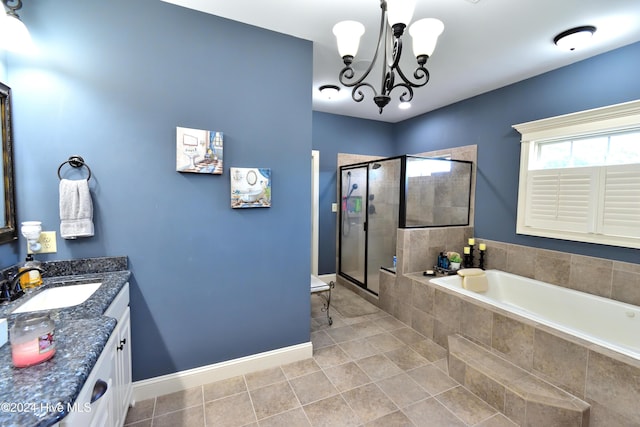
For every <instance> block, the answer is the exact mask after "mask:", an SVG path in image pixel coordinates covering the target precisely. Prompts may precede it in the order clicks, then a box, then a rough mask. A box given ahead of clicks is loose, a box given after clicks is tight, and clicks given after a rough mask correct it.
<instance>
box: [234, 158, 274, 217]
mask: <svg viewBox="0 0 640 427" xmlns="http://www.w3.org/2000/svg"><path fill="white" fill-rule="evenodd" d="M230 175H231V207H232V208H234V209H236V208H269V207H271V169H265V168H230Z"/></svg>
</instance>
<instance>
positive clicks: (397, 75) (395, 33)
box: [333, 0, 444, 114]
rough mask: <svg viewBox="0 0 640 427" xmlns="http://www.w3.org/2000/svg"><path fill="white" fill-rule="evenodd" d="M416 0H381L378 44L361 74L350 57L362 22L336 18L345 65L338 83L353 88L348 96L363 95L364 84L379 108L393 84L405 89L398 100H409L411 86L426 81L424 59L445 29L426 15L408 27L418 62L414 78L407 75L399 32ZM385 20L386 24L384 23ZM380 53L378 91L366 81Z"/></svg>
mask: <svg viewBox="0 0 640 427" xmlns="http://www.w3.org/2000/svg"><path fill="white" fill-rule="evenodd" d="M415 4H416V1H415V0H381V1H380V9H381V10H382V12H381V16H380V31H379V34H378V44H377V46H376V51H375V53H374V55H373V60H372V61H371V64H369V67H368V68H367V70H366V71H365V72H364V74H363V75H362V76H361V77H360V78H356V77H355V71H354V69H353V66H352V64H353V59H354V57H355V56H356V54H357V53H358V46H359V44H360V37H361V36H362V35H363V34H364V25H362V24H361V23H360V22H357V21H342V22H338V23H337V24H336V25H334V27H333V34H334V35H335V36H336V39H337V42H338V52H339V53H340V56H342V60H343V61H344V65H345V67H344V68H343V69H342V70H341V71H340V75H339V79H340V83H341V84H342V85H344V86H345V87H349V88H353V90H352V91H351V98H353V100H354V101H355V102H361V101H362V100H363V99H364V98H365V96H364V93H363V92H362V88H363V87H365V86H366V87H368V88H370V89H371V90H372V91H373V94H374V96H373V101H374V102H375V103H376V105H377V106H378V108H379V109H380V114H382V109H383V108H384V107H385V106H386V105H387V104H388V103H389V101H391V96H390V95H391V92H392V91H393V90H394V89H396V88H402V89H404V90H403V91H402V92H401V94H400V96H399V100H400V102H403V103H405V102H410V101H411V100H412V99H413V89H414V88H419V87H422V86H424V85H426V84H427V82H428V81H429V71H427V69H426V68H425V64H426V63H427V59H428V58H429V57H430V56H431V54H433V50H434V49H435V47H436V42H437V41H438V36H439V35H440V34H442V31H443V30H444V24H443V23H442V21H440V20H438V19H434V18H425V19H421V20H419V21H416V22H414V23H413V24H412V25H411V27H410V28H409V34H410V35H411V37H412V38H413V52H414V55H415V56H416V60H417V63H418V66H417V67H416V69H415V70H414V72H413V78H414V79H415V80H411V79H410V78H408V77H407V76H406V75H405V74H404V72H403V71H402V70H401V69H400V57H401V56H402V36H403V34H404V30H405V28H406V27H407V25H408V24H409V22H410V21H411V18H412V16H413V10H414V9H415ZM387 23H388V25H387ZM379 54H380V55H381V56H382V57H383V59H382V63H381V69H382V77H381V85H380V91H379V92H378V91H377V90H376V89H375V87H374V86H373V85H372V84H370V83H367V82H365V79H366V78H367V77H368V76H369V74H370V73H371V71H372V70H373V68H374V65H375V64H376V61H377V59H378V55H379Z"/></svg>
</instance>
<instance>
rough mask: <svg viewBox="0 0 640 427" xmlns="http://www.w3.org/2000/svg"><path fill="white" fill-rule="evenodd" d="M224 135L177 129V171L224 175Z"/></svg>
mask: <svg viewBox="0 0 640 427" xmlns="http://www.w3.org/2000/svg"><path fill="white" fill-rule="evenodd" d="M222 142H223V133H222V132H216V131H211V130H200V129H190V128H183V127H177V128H176V171H178V172H192V173H207V174H212V175H222V171H223V161H222V158H223V156H222V153H223V146H222V145H223V144H222Z"/></svg>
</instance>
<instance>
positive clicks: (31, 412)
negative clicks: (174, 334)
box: [0, 257, 130, 427]
mask: <svg viewBox="0 0 640 427" xmlns="http://www.w3.org/2000/svg"><path fill="white" fill-rule="evenodd" d="M122 258H123V257H118V258H101V259H94V258H92V259H88V260H84V263H83V260H74V261H68V262H57V263H47V264H48V265H45V266H44V267H45V271H46V272H47V273H46V274H47V275H49V274H55V275H54V276H50V277H47V276H46V275H45V278H44V284H43V285H42V286H41V287H40V288H38V289H34V290H29V291H28V292H27V294H26V295H25V296H23V297H21V298H19V299H18V300H17V301H13V302H11V303H8V304H2V305H0V318H2V317H6V318H7V321H8V323H9V327H11V325H12V324H13V322H14V320H15V318H16V316H17V315H15V314H10V313H11V311H13V310H14V309H16V308H17V307H18V306H20V305H22V304H23V303H25V302H26V301H28V299H29V298H31V297H32V296H33V295H35V294H36V293H38V292H39V291H41V290H44V289H47V288H49V287H57V286H65V285H75V284H81V283H94V282H96V281H100V282H102V285H101V286H100V288H99V289H98V290H97V291H96V292H95V293H94V294H93V295H92V296H91V297H90V298H89V299H88V300H87V301H85V302H84V303H82V304H79V305H77V306H74V307H67V308H60V309H54V310H49V311H48V312H49V314H50V315H51V317H52V318H53V319H54V321H55V327H56V329H55V340H56V354H55V355H54V356H53V358H51V359H50V360H48V361H46V362H43V363H41V364H39V365H35V366H30V367H28V368H15V367H14V366H13V363H12V361H11V346H10V344H9V343H7V344H5V345H4V346H2V348H0V425H2V426H21V427H22V426H50V425H53V424H55V423H56V422H58V421H60V420H61V419H62V418H63V417H64V416H66V415H67V413H68V409H69V407H70V406H71V405H72V404H73V402H74V401H75V400H76V398H77V397H78V394H79V393H80V390H81V389H82V386H83V385H84V383H85V382H86V379H87V377H88V376H89V373H90V372H91V370H92V369H93V367H94V365H95V363H96V362H97V360H98V357H99V356H100V354H101V353H102V350H103V349H104V346H105V345H106V343H107V341H108V339H109V336H110V335H111V333H112V332H113V330H114V328H115V327H116V320H115V319H112V318H110V317H107V316H104V315H103V313H104V312H105V310H106V309H107V308H108V307H109V305H110V304H111V302H112V301H113V300H114V298H115V297H116V296H117V295H118V293H119V292H120V290H121V289H122V288H123V287H124V285H125V284H126V283H127V282H128V280H129V277H130V272H129V271H127V270H126V257H124V260H125V262H124V269H123V270H115V271H113V269H114V268H122ZM114 259H115V260H116V261H117V262H115V264H114V263H113V262H112V261H113V260H114ZM102 261H104V262H102ZM101 270H102V271H101ZM104 270H107V271H104ZM74 271H77V272H79V273H80V274H74Z"/></svg>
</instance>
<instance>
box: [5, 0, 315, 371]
mask: <svg viewBox="0 0 640 427" xmlns="http://www.w3.org/2000/svg"><path fill="white" fill-rule="evenodd" d="M21 17H23V19H24V20H25V22H26V24H27V26H28V27H29V28H30V30H31V32H32V35H33V38H34V41H35V42H36V44H37V45H38V46H39V48H40V50H41V52H40V55H38V56H36V57H33V58H30V59H25V58H22V57H17V56H10V57H8V61H7V68H8V73H7V83H8V84H9V85H10V86H11V87H12V89H13V98H14V99H13V105H14V134H15V142H16V144H15V145H16V150H15V161H16V171H17V175H16V187H17V199H18V200H17V210H18V220H19V221H24V220H30V219H37V220H42V221H43V225H44V227H45V229H46V230H58V229H59V219H58V218H59V216H58V178H57V176H56V170H57V168H58V165H59V164H60V163H61V162H63V161H65V160H66V159H67V158H68V157H69V156H70V155H72V154H79V155H82V156H83V157H84V158H85V160H86V161H87V163H88V164H89V165H90V167H91V169H92V171H93V177H92V179H91V186H92V194H93V201H94V209H95V213H94V222H95V226H96V235H95V237H93V238H89V239H79V240H77V241H65V240H63V239H60V238H59V239H58V253H57V254H53V255H50V256H46V255H43V256H41V257H40V258H41V259H43V260H46V259H69V258H81V257H92V256H109V255H128V256H129V262H130V269H131V270H132V272H133V278H132V281H131V317H132V333H133V346H132V348H133V374H134V379H135V380H140V379H144V378H149V377H154V376H157V375H162V374H167V373H172V372H175V371H179V370H184V369H189V368H193V367H198V366H202V365H207V364H211V363H215V362H219V361H224V360H229V359H234V358H237V357H242V356H247V355H250V354H254V353H258V352H263V351H268V350H272V349H276V348H281V347H285V346H289V345H295V344H299V343H303V342H308V341H309V289H308V286H309V285H308V283H309V271H310V262H309V253H310V237H309V234H310V233H309V227H310V225H309V223H310V222H309V218H310V215H311V212H310V207H309V204H308V203H300V200H301V199H302V200H310V197H311V192H310V186H311V179H310V175H311V169H310V164H309V160H308V159H309V153H310V152H311V137H312V114H311V90H310V88H311V86H312V83H311V78H312V45H311V43H310V42H308V41H304V40H299V39H295V38H292V37H289V36H285V35H282V34H277V33H273V32H269V31H265V30H262V29H259V28H255V27H251V26H247V25H243V24H239V23H236V22H232V21H228V20H225V19H221V18H218V17H214V16H210V15H207V14H203V13H199V12H196V11H192V10H188V9H184V8H180V7H177V6H173V5H170V4H167V3H164V2H161V1H158V0H136V1H126V0H112V1H109V2H94V1H91V2H76V1H71V0H59V1H56V2H46V1H45V2H31V3H28V4H26V3H25V5H24V8H23V10H22V13H21ZM283 87H286V88H287V90H286V91H283V90H282V88H283ZM176 126H184V127H193V128H198V129H209V130H219V131H223V132H224V137H225V140H224V160H225V170H224V175H221V176H212V175H196V174H181V173H178V172H176V171H175V155H176V154H175V151H176V149H175V138H176V136H175V134H176V130H175V128H176ZM229 166H236V167H268V168H271V170H272V178H273V182H272V184H273V187H272V188H273V193H272V194H273V197H272V207H271V208H265V209H246V210H233V209H231V207H230V190H229V186H230V178H229V169H228V168H229ZM68 169H70V168H68ZM292 195H295V197H294V196H292ZM23 243H24V239H22V238H21V239H20V245H19V251H20V259H22V257H23V256H24V249H23V248H22V247H23ZM6 246H7V247H9V248H10V247H13V248H15V247H16V246H17V245H6ZM3 250H4V248H3ZM9 261H11V260H9ZM2 263H3V264H5V265H6V264H12V262H5V259H4V255H3V260H2Z"/></svg>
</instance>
